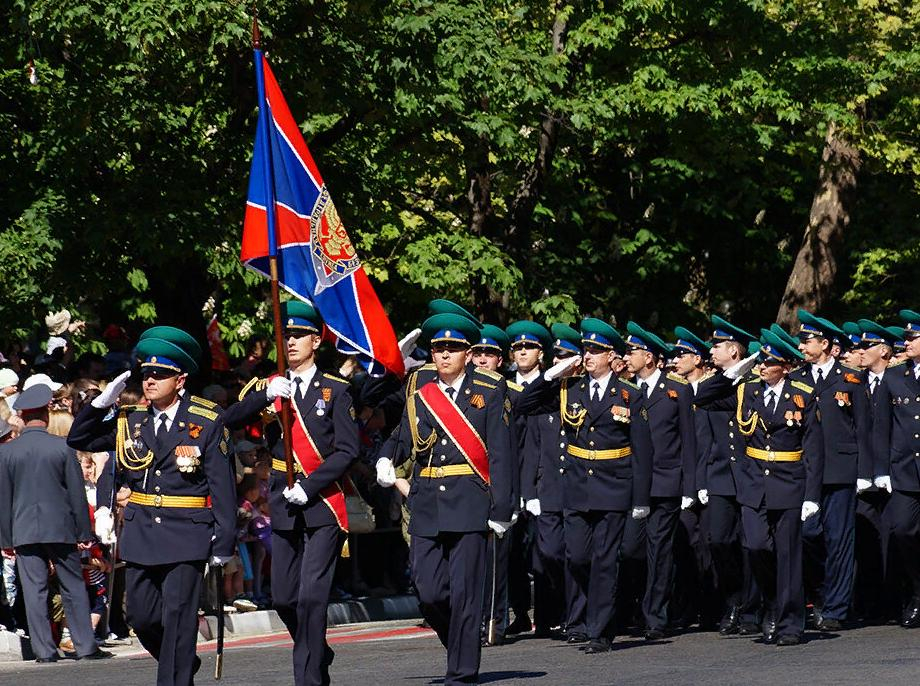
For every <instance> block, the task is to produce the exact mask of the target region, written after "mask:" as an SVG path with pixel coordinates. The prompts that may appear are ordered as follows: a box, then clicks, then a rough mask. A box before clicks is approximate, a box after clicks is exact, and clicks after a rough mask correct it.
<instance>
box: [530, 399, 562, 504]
mask: <svg viewBox="0 0 920 686" xmlns="http://www.w3.org/2000/svg"><path fill="white" fill-rule="evenodd" d="M567 440H568V439H567V438H566V433H565V429H563V428H562V424H561V423H560V421H559V410H558V408H557V409H556V411H555V412H549V413H547V414H536V415H533V416H531V417H528V419H527V438H526V440H525V441H524V450H525V457H524V462H523V469H522V471H521V495H522V497H523V498H524V500H532V499H534V498H538V499H539V500H540V511H541V512H562V509H563V482H564V477H565V467H566V459H569V458H568V457H567V453H566V451H565V446H566V445H568V443H567Z"/></svg>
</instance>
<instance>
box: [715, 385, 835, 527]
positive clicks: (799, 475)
mask: <svg viewBox="0 0 920 686" xmlns="http://www.w3.org/2000/svg"><path fill="white" fill-rule="evenodd" d="M793 383H795V385H793ZM708 384H711V385H708V388H709V389H711V390H712V392H713V395H721V396H722V398H721V399H720V400H714V401H712V402H707V403H705V404H704V403H701V402H700V396H697V402H698V404H699V406H700V407H702V408H706V409H708V408H710V407H712V408H715V409H717V410H719V409H721V410H726V409H728V410H731V411H733V412H734V413H735V416H736V419H735V427H734V428H736V429H739V431H738V432H736V435H738V436H739V437H740V438H741V441H742V446H749V447H752V448H757V449H760V450H766V451H770V450H772V451H775V452H796V451H800V450H801V451H802V452H803V455H802V459H800V460H798V461H797V462H781V461H772V460H769V459H767V460H763V459H758V458H753V457H749V456H748V455H746V454H745V453H744V451H743V450H742V451H741V452H740V453H739V456H738V458H737V464H738V466H739V467H740V468H739V469H738V470H737V472H736V475H737V484H736V485H737V488H738V493H737V496H736V497H737V499H738V502H739V503H741V504H742V505H746V506H748V507H754V508H759V507H762V506H763V507H765V508H766V509H768V510H788V509H794V508H799V507H801V506H802V502H804V501H805V500H810V501H812V502H820V496H821V485H822V475H823V474H824V446H823V437H822V433H821V425H820V420H819V419H818V408H817V401H816V399H815V394H814V389H813V388H812V387H811V386H808V385H806V384H803V383H801V382H799V381H795V382H793V380H792V379H791V378H790V377H787V378H786V381H785V383H784V384H783V392H782V397H781V398H779V399H778V402H777V407H776V411H775V412H771V411H769V410H767V409H766V407H765V405H764V389H765V385H764V383H763V382H761V381H748V382H743V383H742V384H741V385H742V387H743V390H742V399H741V408H740V409H739V408H738V393H737V390H738V389H737V387H736V386H734V385H733V383H732V381H731V380H730V379H728V378H727V377H725V375H724V374H721V373H719V374H716V375H715V376H713V377H712V378H711V379H709V380H708ZM787 413H793V415H795V413H799V415H800V416H801V420H796V419H791V420H788V421H792V422H793V424H792V426H789V425H788V424H787V418H786V416H787ZM755 414H756V421H754V422H753V425H752V428H753V432H752V433H751V434H750V435H748V436H744V435H743V434H742V433H741V428H740V427H741V424H746V423H747V422H750V421H751V420H752V419H754V415H755ZM739 418H740V422H739V421H738V419H739Z"/></svg>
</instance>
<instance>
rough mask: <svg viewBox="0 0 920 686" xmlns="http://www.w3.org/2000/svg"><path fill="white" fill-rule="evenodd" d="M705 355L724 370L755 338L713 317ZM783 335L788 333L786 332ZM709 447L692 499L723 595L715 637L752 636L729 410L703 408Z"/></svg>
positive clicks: (753, 591) (700, 396)
mask: <svg viewBox="0 0 920 686" xmlns="http://www.w3.org/2000/svg"><path fill="white" fill-rule="evenodd" d="M711 322H712V326H713V331H712V336H711V344H710V348H709V355H710V359H711V361H712V365H713V367H714V368H715V369H717V370H720V371H724V370H726V369H729V368H731V367H732V366H734V365H735V364H737V363H739V362H740V361H741V360H742V359H743V358H744V357H745V356H746V355H747V354H749V351H748V347H749V346H757V347H759V344H758V343H757V339H756V338H755V337H754V336H753V335H752V334H750V333H748V332H747V331H745V330H744V329H741V328H739V327H737V326H735V325H734V324H732V323H730V322H728V321H726V320H725V319H723V318H722V317H719V316H718V315H712V317H711ZM787 335H788V334H787ZM715 378H716V377H715V376H710V377H708V378H707V379H704V380H703V381H702V382H701V383H700V384H699V385H698V386H697V388H696V397H695V400H696V402H697V403H701V402H705V401H706V399H707V396H708V394H709V391H710V390H711V389H712V388H714V387H712V386H711V383H710V381H712V380H713V379H715ZM707 410H708V411H707V412H704V413H702V414H703V416H704V417H705V418H706V419H707V420H708V423H709V428H710V435H711V437H712V444H711V448H710V450H709V452H708V454H707V455H706V456H704V457H703V459H704V463H703V464H702V465H700V468H699V469H698V470H697V477H698V481H697V497H698V498H699V501H700V503H701V504H702V505H704V506H705V508H706V529H707V539H708V542H709V552H710V555H711V556H712V565H713V569H714V572H715V577H716V585H717V589H718V591H719V594H720V595H721V596H722V597H723V598H724V599H725V613H724V615H723V616H722V619H721V621H720V622H719V635H721V636H732V635H734V634H739V633H740V634H742V635H753V634H756V633H759V632H760V621H759V610H760V592H759V590H758V589H757V584H756V583H755V580H754V578H753V574H752V572H751V566H750V560H749V559H748V556H747V553H746V551H745V550H744V549H743V547H742V545H741V504H740V502H739V501H738V497H737V496H738V487H737V483H738V480H739V478H740V469H741V464H740V463H739V462H738V460H739V457H741V458H743V457H744V455H743V452H741V451H742V449H743V445H742V442H741V435H740V434H739V433H738V430H737V427H736V426H735V413H734V411H733V410H732V409H731V408H724V409H720V408H713V407H707Z"/></svg>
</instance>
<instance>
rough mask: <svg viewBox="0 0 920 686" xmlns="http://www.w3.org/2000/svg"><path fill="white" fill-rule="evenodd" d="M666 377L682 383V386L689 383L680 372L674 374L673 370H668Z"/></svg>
mask: <svg viewBox="0 0 920 686" xmlns="http://www.w3.org/2000/svg"><path fill="white" fill-rule="evenodd" d="M668 378H669V379H670V380H671V381H676V382H677V383H680V384H683V385H684V386H686V385H687V384H688V383H690V382H689V381H687V380H686V379H685V378H684V377H682V376H681V375H680V374H675V373H674V372H668Z"/></svg>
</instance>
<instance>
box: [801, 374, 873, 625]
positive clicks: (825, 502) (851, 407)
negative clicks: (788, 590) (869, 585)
mask: <svg viewBox="0 0 920 686" xmlns="http://www.w3.org/2000/svg"><path fill="white" fill-rule="evenodd" d="M789 378H790V379H794V380H795V379H797V380H799V381H801V382H803V383H805V384H807V385H810V386H811V385H813V386H814V389H815V395H816V400H817V402H818V407H819V410H820V412H821V424H822V431H823V434H824V449H825V459H824V479H823V481H824V485H823V488H822V490H821V500H820V503H819V504H820V505H821V510H820V512H819V513H818V515H816V516H814V517H812V518H810V519H809V520H808V521H807V522H805V525H804V527H803V536H804V538H805V569H806V579H805V582H806V588H809V589H815V590H816V592H817V594H818V595H819V596H820V597H819V598H816V601H819V602H820V605H821V614H822V616H824V617H826V618H828V619H836V620H844V619H846V616H847V612H848V611H849V607H850V602H851V599H852V595H853V578H854V573H855V565H856V557H855V554H856V485H855V484H856V479H857V477H858V478H862V479H872V477H873V476H875V475H874V474H873V473H872V472H873V469H872V462H873V459H872V447H871V423H872V403H871V401H870V398H869V393H868V390H867V387H866V384H865V383H863V380H862V378H861V376H860V372H858V371H856V370H854V369H849V368H848V367H844V366H843V365H841V364H840V363H839V362H835V363H834V365H833V366H832V367H831V369H830V371H829V372H828V375H827V378H824V379H822V380H820V381H819V382H818V383H815V380H814V377H813V376H812V372H811V365H805V366H804V367H803V368H801V369H799V370H797V371H795V372H793V373H792V374H790V376H789ZM844 397H845V398H847V400H843V398H844Z"/></svg>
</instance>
